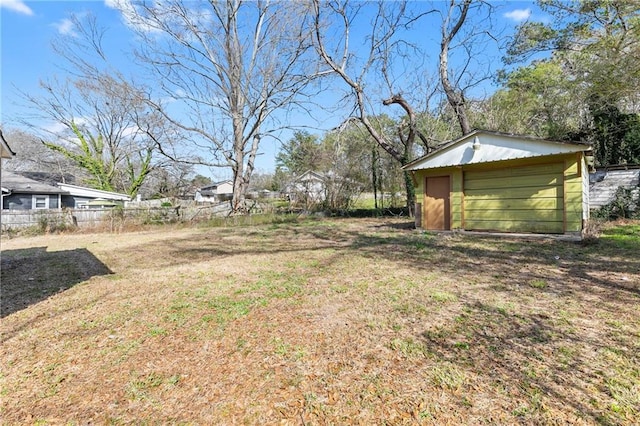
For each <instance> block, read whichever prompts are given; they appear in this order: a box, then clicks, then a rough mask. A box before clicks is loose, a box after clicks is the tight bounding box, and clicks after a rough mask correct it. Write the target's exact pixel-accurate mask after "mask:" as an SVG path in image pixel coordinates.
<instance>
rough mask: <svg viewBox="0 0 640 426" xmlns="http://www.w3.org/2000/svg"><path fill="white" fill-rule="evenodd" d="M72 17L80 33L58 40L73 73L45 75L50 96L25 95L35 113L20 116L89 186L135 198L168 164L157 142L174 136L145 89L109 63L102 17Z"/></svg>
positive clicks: (45, 89) (64, 63) (63, 63)
mask: <svg viewBox="0 0 640 426" xmlns="http://www.w3.org/2000/svg"><path fill="white" fill-rule="evenodd" d="M71 21H72V23H73V24H74V32H73V35H72V36H66V37H64V36H63V37H61V38H59V39H57V40H55V41H54V43H53V46H54V49H55V50H56V52H57V53H58V54H59V56H60V58H61V59H62V61H61V64H60V65H61V67H62V68H63V69H64V71H65V72H66V73H67V74H68V75H70V77H68V78H66V79H63V80H59V79H57V78H55V77H54V78H51V79H49V80H41V82H40V86H41V88H42V89H43V90H42V92H43V93H38V94H34V93H26V92H20V94H21V96H22V98H23V100H24V101H25V102H26V103H27V105H28V106H30V107H31V108H30V111H31V113H30V114H27V115H26V116H24V117H22V118H20V119H19V121H20V122H21V123H22V124H23V125H26V126H28V127H29V128H31V129H33V130H34V131H36V132H38V134H39V135H40V137H41V138H42V140H41V142H42V143H43V144H44V146H46V147H47V148H49V149H51V150H53V151H55V152H57V153H59V154H62V155H63V156H64V157H66V158H67V159H69V160H71V162H73V163H74V164H75V165H76V166H77V167H78V168H79V169H82V170H84V171H85V172H86V179H85V183H86V184H88V185H90V186H92V187H95V188H97V189H102V190H107V191H122V192H126V193H128V194H129V195H132V196H135V195H136V194H137V193H138V191H139V190H140V188H141V187H142V185H143V184H144V182H145V180H146V179H147V177H148V176H149V174H150V173H152V172H153V170H154V169H156V168H159V167H162V166H163V162H162V161H163V159H160V158H158V155H157V154H158V143H159V141H163V140H165V139H168V136H169V135H168V131H167V128H166V126H165V123H164V120H163V119H162V116H160V115H159V114H158V113H157V112H155V111H154V110H153V109H151V108H150V107H149V105H148V103H147V102H146V100H147V99H146V91H144V90H142V89H140V88H139V87H137V86H136V85H135V84H134V83H132V82H130V81H127V79H126V78H125V77H124V76H123V75H122V74H121V73H119V72H118V71H117V70H114V69H112V68H111V67H110V65H109V60H108V58H107V53H106V52H105V49H104V48H103V45H102V40H103V37H104V34H105V31H106V30H103V29H101V28H100V27H99V26H98V25H97V23H96V19H95V17H94V16H92V15H87V16H85V19H79V18H78V17H77V16H72V20H71ZM151 136H152V137H151Z"/></svg>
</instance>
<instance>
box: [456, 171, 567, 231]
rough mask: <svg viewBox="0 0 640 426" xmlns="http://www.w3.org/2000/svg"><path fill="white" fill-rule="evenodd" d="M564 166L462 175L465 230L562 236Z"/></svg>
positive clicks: (471, 172)
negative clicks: (540, 233) (558, 234)
mask: <svg viewBox="0 0 640 426" xmlns="http://www.w3.org/2000/svg"><path fill="white" fill-rule="evenodd" d="M564 171H565V165H564V162H560V163H553V164H538V165H528V166H519V167H507V168H501V169H493V170H486V169H484V170H469V171H465V172H464V181H463V185H464V186H463V188H464V189H463V192H464V201H463V203H464V216H463V217H464V219H463V220H464V225H463V227H464V229H467V230H477V231H502V232H543V233H563V232H564Z"/></svg>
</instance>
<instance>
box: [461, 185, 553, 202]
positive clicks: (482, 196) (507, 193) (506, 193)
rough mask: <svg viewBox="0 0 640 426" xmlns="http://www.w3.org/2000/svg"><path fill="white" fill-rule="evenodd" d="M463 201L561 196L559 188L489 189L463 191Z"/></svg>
mask: <svg viewBox="0 0 640 426" xmlns="http://www.w3.org/2000/svg"><path fill="white" fill-rule="evenodd" d="M464 196H465V200H504V199H512V200H529V199H538V198H558V197H561V196H562V187H561V186H551V187H546V188H545V187H527V188H491V189H467V188H466V187H465V190H464Z"/></svg>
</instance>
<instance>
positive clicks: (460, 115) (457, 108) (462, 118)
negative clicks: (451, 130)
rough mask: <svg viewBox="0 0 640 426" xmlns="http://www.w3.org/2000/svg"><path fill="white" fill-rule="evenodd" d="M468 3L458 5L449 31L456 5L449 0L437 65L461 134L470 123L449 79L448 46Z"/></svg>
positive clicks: (460, 24)
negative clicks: (458, 10) (456, 17)
mask: <svg viewBox="0 0 640 426" xmlns="http://www.w3.org/2000/svg"><path fill="white" fill-rule="evenodd" d="M470 5H471V0H465V1H464V2H463V3H462V5H461V7H460V16H459V17H458V20H457V21H456V22H455V23H454V24H453V27H452V28H451V30H450V31H449V23H450V22H451V19H452V17H453V16H452V15H453V10H454V8H455V7H456V2H455V0H451V2H450V4H449V13H448V14H447V16H446V18H445V20H444V21H443V23H442V41H441V43H440V62H439V66H438V70H439V72H440V82H441V83H442V88H443V89H444V93H445V95H447V101H448V102H449V105H451V108H453V112H454V114H455V115H456V118H457V120H458V124H459V125H460V130H462V134H463V135H466V134H469V133H471V125H470V124H469V118H468V117H467V110H466V105H465V100H464V96H463V94H462V92H461V91H459V90H458V89H457V88H456V87H454V85H453V84H452V83H451V81H450V80H449V48H450V46H451V40H453V38H454V37H455V36H456V34H458V31H460V28H461V27H462V25H463V24H464V21H465V19H466V18H467V13H468V12H469V6H470Z"/></svg>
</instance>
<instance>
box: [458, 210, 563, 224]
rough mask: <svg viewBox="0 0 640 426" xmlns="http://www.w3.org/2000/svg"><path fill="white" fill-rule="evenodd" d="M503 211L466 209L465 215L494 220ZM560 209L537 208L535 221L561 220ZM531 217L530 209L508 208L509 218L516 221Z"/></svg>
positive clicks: (477, 218)
mask: <svg viewBox="0 0 640 426" xmlns="http://www.w3.org/2000/svg"><path fill="white" fill-rule="evenodd" d="M502 213H503V211H502V210H500V211H496V210H487V209H481V210H472V209H469V210H467V216H468V217H471V218H473V219H474V220H495V218H496V217H498V216H499V215H501V214H502ZM562 216H563V215H562V211H561V210H542V209H538V210H537V211H536V215H535V220H537V221H550V222H562V220H563V217H562ZM530 219H531V210H530V209H523V210H515V209H512V210H509V220H516V221H526V220H530Z"/></svg>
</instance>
